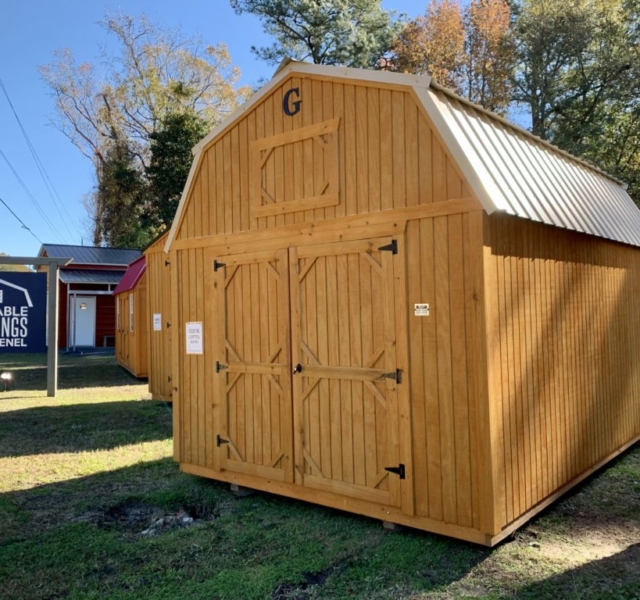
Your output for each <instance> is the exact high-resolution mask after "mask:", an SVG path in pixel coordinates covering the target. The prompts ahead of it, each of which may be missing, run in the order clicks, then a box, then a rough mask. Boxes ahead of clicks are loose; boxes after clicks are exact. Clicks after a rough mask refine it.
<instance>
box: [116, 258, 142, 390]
mask: <svg viewBox="0 0 640 600" xmlns="http://www.w3.org/2000/svg"><path fill="white" fill-rule="evenodd" d="M113 295H114V296H115V299H116V361H117V362H118V364H119V365H120V366H122V367H124V368H125V369H127V371H129V372H130V373H131V374H132V375H134V376H135V377H138V378H140V379H144V378H146V377H147V376H148V354H149V349H148V343H149V340H148V332H149V327H148V323H147V277H146V265H145V257H144V255H143V256H141V257H140V258H138V259H137V260H135V261H133V262H132V263H131V264H130V265H129V267H128V269H127V270H126V271H125V274H124V275H123V277H122V279H121V280H120V283H119V284H118V286H117V287H116V289H115V290H113Z"/></svg>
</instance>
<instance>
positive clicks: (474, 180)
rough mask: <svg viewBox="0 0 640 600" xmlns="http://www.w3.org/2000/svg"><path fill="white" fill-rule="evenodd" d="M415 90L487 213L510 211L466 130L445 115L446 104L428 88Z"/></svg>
mask: <svg viewBox="0 0 640 600" xmlns="http://www.w3.org/2000/svg"><path fill="white" fill-rule="evenodd" d="M414 92H415V94H416V97H417V98H418V99H419V100H420V102H421V103H422V105H423V107H424V109H425V110H426V111H427V114H428V115H429V117H430V119H431V122H432V123H433V126H434V127H435V128H436V131H437V133H438V135H439V136H440V137H441V139H442V140H443V141H444V143H445V145H446V149H447V150H448V151H449V152H450V153H451V156H452V157H453V159H454V161H455V162H456V163H457V165H458V167H459V168H460V170H461V171H462V173H463V175H464V177H465V179H466V180H467V182H468V184H469V186H470V187H471V189H472V191H473V193H474V194H475V196H476V197H477V198H478V200H479V201H480V203H481V204H482V206H483V208H484V209H485V211H486V212H487V213H488V214H492V213H494V212H496V211H505V212H510V210H509V207H508V205H507V204H506V202H499V198H501V197H502V193H501V192H500V190H498V188H497V187H496V186H495V185H493V184H492V182H491V176H490V175H489V173H488V172H487V170H486V168H485V166H484V165H483V164H482V162H481V161H479V160H476V159H475V158H474V157H475V151H474V150H473V149H471V148H469V147H468V144H467V143H466V141H465V140H466V138H465V136H464V134H463V133H462V132H461V131H459V130H457V126H456V125H455V122H454V121H453V119H447V118H446V117H445V115H444V112H445V111H446V110H447V109H446V107H445V106H444V105H443V104H442V103H441V102H440V101H439V100H438V99H437V97H436V96H435V94H433V93H432V92H430V91H429V90H428V89H421V88H414Z"/></svg>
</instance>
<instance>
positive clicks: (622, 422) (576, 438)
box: [484, 216, 640, 527]
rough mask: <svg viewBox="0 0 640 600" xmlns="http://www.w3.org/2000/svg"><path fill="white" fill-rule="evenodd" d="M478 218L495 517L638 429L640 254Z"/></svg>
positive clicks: (521, 509)
mask: <svg viewBox="0 0 640 600" xmlns="http://www.w3.org/2000/svg"><path fill="white" fill-rule="evenodd" d="M485 225H486V230H485V243H486V246H487V248H488V251H487V253H486V255H485V256H486V259H485V265H484V267H485V274H486V297H487V329H488V340H489V341H488V352H489V355H488V360H489V378H490V382H489V386H490V402H491V403H492V405H491V410H492V412H493V414H494V418H495V425H496V429H495V431H496V433H497V434H498V435H499V436H500V439H499V440H497V442H498V443H496V445H495V447H496V452H495V455H494V456H493V460H494V462H495V473H496V482H495V494H496V497H495V503H496V516H497V526H498V527H501V526H502V527H503V526H505V525H508V524H509V523H511V522H512V521H514V520H515V519H517V518H518V517H519V516H520V515H522V514H523V513H526V512H527V511H528V510H530V509H531V508H532V507H535V506H536V504H538V503H540V502H541V501H542V500H544V499H545V498H546V497H548V496H549V495H551V494H552V493H553V492H554V491H556V490H558V489H559V488H561V487H562V486H563V485H565V484H567V483H569V482H571V481H572V480H574V479H576V478H577V477H578V476H580V475H581V474H582V473H584V472H585V471H587V470H588V469H590V468H591V467H593V466H594V465H596V464H597V463H599V462H600V461H602V460H603V459H605V458H606V457H608V456H609V455H611V454H612V453H613V452H615V451H616V450H617V449H619V448H620V447H622V446H623V445H624V444H626V443H627V442H629V441H631V440H632V439H634V438H636V437H637V436H638V435H640V360H639V359H640V356H639V354H640V352H639V350H638V344H637V332H638V327H639V326H640V304H639V303H638V292H640V261H639V260H638V250H637V249H635V248H632V247H629V246H624V245H622V244H617V243H613V242H608V241H605V240H601V239H597V238H594V237H590V236H586V235H583V234H578V233H573V232H569V231H565V230H560V229H557V228H552V227H547V226H544V225H540V224H536V223H532V222H529V221H524V220H521V219H515V218H511V217H504V216H492V217H490V218H489V217H487V218H486V223H485ZM489 250H490V251H489Z"/></svg>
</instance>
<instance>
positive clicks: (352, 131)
mask: <svg viewBox="0 0 640 600" xmlns="http://www.w3.org/2000/svg"><path fill="white" fill-rule="evenodd" d="M194 155H195V157H194V161H193V165H192V168H191V172H190V175H189V179H188V182H187V185H186V187H185V190H184V194H183V196H182V199H181V202H180V206H179V208H178V212H177V215H176V218H175V221H174V223H173V227H172V229H171V231H170V234H169V238H168V240H167V244H166V249H167V250H168V251H169V252H170V260H171V277H172V282H173V283H172V293H173V298H172V310H173V317H172V319H171V322H172V323H173V329H174V332H175V335H174V338H173V344H172V350H173V367H172V376H173V383H174V396H173V400H174V412H173V414H174V456H175V459H176V460H177V461H179V463H180V465H181V467H182V469H183V470H185V471H187V472H189V473H194V474H197V475H201V476H204V477H210V478H213V479H217V480H221V481H227V482H231V483H235V484H239V485H243V486H247V487H251V488H255V489H260V490H266V491H269V492H273V493H277V494H283V495H286V496H290V497H293V498H298V499H302V500H308V501H311V502H315V503H318V504H322V505H325V506H330V507H335V508H340V509H343V510H348V511H352V512H355V513H359V514H362V515H368V516H371V517H376V518H379V519H383V520H386V521H391V522H395V523H401V524H406V525H409V526H412V527H416V528H420V529H424V530H427V531H432V532H436V533H441V534H446V535H450V536H454V537H458V538H461V539H465V540H470V541H473V542H477V543H480V544H485V545H493V544H495V543H497V542H498V541H500V540H501V539H503V538H505V537H506V536H507V535H508V534H509V533H511V532H512V531H513V530H514V529H516V528H517V527H519V526H520V525H521V524H523V523H524V522H525V521H526V520H528V519H529V518H531V517H532V516H533V515H535V514H536V513H537V512H539V511H540V510H542V509H543V508H545V507H546V506H548V505H549V504H550V503H551V502H553V501H554V500H555V499H556V498H558V497H559V496H560V495H561V494H563V493H564V492H566V491H567V490H568V489H570V488H571V487H572V486H574V485H575V484H577V483H578V482H579V481H581V480H582V479H584V478H585V477H586V476H588V475H589V474H590V473H592V472H593V471H594V470H595V469H597V468H599V467H600V466H602V465H604V464H605V463H606V462H607V461H609V460H610V459H611V458H613V457H614V456H616V455H617V454H619V453H620V452H621V451H623V450H624V449H626V448H628V447H629V446H630V445H631V444H633V443H634V442H636V441H637V440H638V439H639V438H640V347H639V346H638V344H637V339H638V337H639V336H640V304H639V303H638V302H637V298H638V296H639V295H640V251H639V250H638V246H639V245H640V212H639V211H638V209H637V208H636V207H635V205H634V204H633V202H632V201H631V199H630V198H629V196H628V195H627V193H626V191H625V187H624V186H623V185H622V184H621V183H620V182H619V181H616V180H615V179H613V178H612V177H610V176H608V175H607V174H605V173H603V172H601V171H599V170H598V169H596V168H594V167H593V166H591V165H589V164H587V163H585V162H582V161H580V160H578V159H576V158H574V157H572V156H570V155H568V154H566V153H564V152H561V151H560V150H558V149H557V148H555V147H553V146H551V145H550V144H548V143H546V142H544V141H542V140H540V139H537V138H536V137H534V136H532V135H531V134H529V133H528V132H526V131H524V130H522V129H519V128H517V127H515V126H513V125H511V124H509V123H508V122H506V121H504V120H503V119H501V118H499V117H497V116H496V115H493V114H491V113H489V112H487V111H485V110H483V109H481V108H479V107H477V106H474V105H471V104H469V103H468V102H466V101H464V100H462V99H460V98H458V97H456V96H455V95H454V94H452V93H451V92H450V91H448V90H446V89H443V88H442V87H441V86H439V85H437V84H436V83H435V82H433V81H432V80H430V78H428V77H417V76H410V75H402V74H394V73H384V72H372V71H362V70H354V69H347V68H338V67H325V66H317V65H307V64H302V63H289V64H287V65H285V66H283V67H282V68H281V69H280V70H279V71H278V72H277V73H276V75H275V76H274V78H273V79H272V80H271V81H270V82H269V83H268V84H267V85H266V86H265V87H263V88H262V89H261V90H260V91H259V92H257V93H256V94H255V95H254V96H253V97H252V98H251V99H250V100H249V101H248V102H247V103H246V104H245V105H244V106H243V107H242V108H241V109H240V110H239V111H238V112H236V113H235V114H234V115H233V116H231V117H230V118H229V119H228V120H227V121H225V122H224V123H223V124H222V125H220V126H219V127H218V128H217V129H216V130H215V131H213V132H212V133H211V134H210V135H209V136H208V137H207V138H205V139H204V140H203V141H202V142H201V143H200V144H198V145H197V146H196V148H195V149H194Z"/></svg>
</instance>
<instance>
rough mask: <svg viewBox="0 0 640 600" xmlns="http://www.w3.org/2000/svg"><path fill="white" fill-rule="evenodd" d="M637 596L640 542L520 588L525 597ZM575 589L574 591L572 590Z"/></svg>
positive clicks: (593, 599)
mask: <svg viewBox="0 0 640 600" xmlns="http://www.w3.org/2000/svg"><path fill="white" fill-rule="evenodd" d="M558 590H563V599H566V600H582V599H585V600H587V599H588V600H605V599H606V600H636V599H637V598H639V597H640V543H638V544H633V545H632V546H629V547H628V548H627V549H626V550H624V551H622V552H619V553H618V554H614V555H613V556H609V557H607V558H602V559H600V560H596V561H593V562H590V563H588V564H586V565H583V566H581V567H578V568H576V569H571V570H569V571H565V572H564V573H562V574H561V575H556V576H554V577H550V578H548V579H545V580H543V581H540V582H537V583H535V584H532V585H530V586H527V587H525V588H523V589H522V590H520V591H519V592H518V593H517V594H516V595H515V596H514V597H515V598H521V599H523V600H524V599H529V598H530V599H532V600H533V599H536V600H538V599H545V598H548V599H549V600H556V599H557V598H558ZM569 590H571V591H569Z"/></svg>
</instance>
